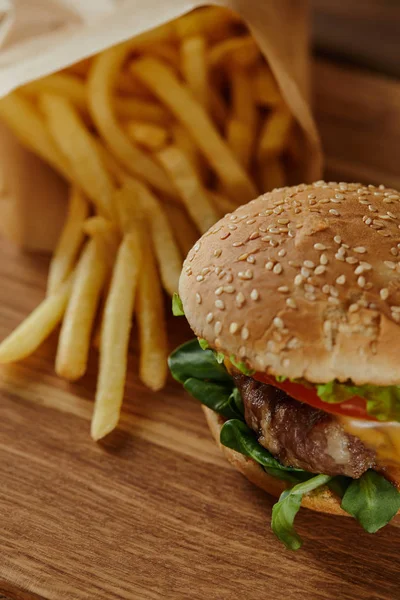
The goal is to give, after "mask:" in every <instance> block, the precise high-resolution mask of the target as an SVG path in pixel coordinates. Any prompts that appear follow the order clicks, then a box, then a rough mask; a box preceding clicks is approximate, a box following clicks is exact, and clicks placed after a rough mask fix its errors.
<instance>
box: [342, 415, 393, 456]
mask: <svg viewBox="0 0 400 600" xmlns="http://www.w3.org/2000/svg"><path fill="white" fill-rule="evenodd" d="M338 419H339V421H340V423H341V425H342V427H343V429H344V430H345V431H346V433H349V434H351V435H354V436H356V437H358V438H359V439H360V440H361V441H362V442H363V443H364V444H365V446H367V448H371V449H373V450H375V451H376V461H377V464H378V466H382V467H400V423H397V422H390V423H383V422H376V421H362V420H361V419H352V418H350V417H343V416H340V417H338Z"/></svg>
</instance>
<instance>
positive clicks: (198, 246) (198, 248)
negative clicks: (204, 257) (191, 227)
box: [193, 243, 200, 252]
mask: <svg viewBox="0 0 400 600" xmlns="http://www.w3.org/2000/svg"><path fill="white" fill-rule="evenodd" d="M193 250H196V252H197V250H200V244H199V243H197V244H195V245H194V246H193Z"/></svg>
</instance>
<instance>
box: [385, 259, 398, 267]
mask: <svg viewBox="0 0 400 600" xmlns="http://www.w3.org/2000/svg"><path fill="white" fill-rule="evenodd" d="M383 262H384V264H385V265H386V266H387V267H389V269H395V268H396V263H394V262H393V261H391V260H385V261H383Z"/></svg>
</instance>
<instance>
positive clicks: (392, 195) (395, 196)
mask: <svg viewBox="0 0 400 600" xmlns="http://www.w3.org/2000/svg"><path fill="white" fill-rule="evenodd" d="M389 198H390V199H391V200H400V196H398V195H397V194H390V196H389Z"/></svg>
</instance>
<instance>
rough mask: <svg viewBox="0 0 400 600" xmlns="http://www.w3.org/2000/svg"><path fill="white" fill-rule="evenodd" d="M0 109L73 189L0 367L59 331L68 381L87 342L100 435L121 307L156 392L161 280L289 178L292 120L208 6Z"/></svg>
mask: <svg viewBox="0 0 400 600" xmlns="http://www.w3.org/2000/svg"><path fill="white" fill-rule="evenodd" d="M0 119H2V120H3V121H4V122H5V123H6V124H7V125H8V126H9V128H10V129H11V130H12V131H13V132H14V133H15V134H16V136H17V137H18V138H19V139H20V140H21V141H22V143H23V144H24V145H25V146H26V147H27V148H29V149H30V150H32V151H33V152H34V153H36V154H37V155H38V156H40V157H41V158H42V159H43V160H44V161H46V162H47V163H49V164H50V165H52V167H54V169H55V170H56V171H58V172H59V173H60V174H61V175H62V176H63V177H65V179H66V180H67V181H68V182H69V183H70V186H71V187H70V200H69V211H68V216H67V219H66V223H65V226H64V230H63V232H62V235H61V238H60V240H59V243H58V247H57V248H56V250H55V252H54V255H53V257H52V261H51V265H50V270H49V277H48V286H47V296H46V298H45V300H44V301H43V302H42V303H41V304H40V305H39V306H38V308H36V310H34V311H33V313H32V314H31V315H30V316H29V317H28V318H27V319H26V320H25V321H24V322H23V323H22V324H21V325H20V326H19V327H18V328H17V329H16V330H15V331H14V332H13V333H11V335H10V336H9V337H8V338H7V339H5V340H4V341H3V342H2V343H1V344H0V363H10V362H13V361H18V360H21V359H23V358H24V357H26V356H28V355H30V354H31V353H32V352H34V351H35V349H36V348H37V347H38V346H39V345H40V344H41V343H42V342H43V341H44V340H45V338H47V336H48V335H49V334H50V333H51V332H52V331H53V330H55V329H56V328H57V327H58V326H59V325H61V329H60V334H59V342H58V350H57V356H56V361H55V369H56V372H57V374H58V375H59V376H60V377H63V378H65V379H68V380H71V381H74V380H77V379H79V378H80V377H82V376H83V375H84V373H85V371H86V368H87V361H88V355H89V351H90V349H91V347H92V346H95V347H97V348H98V349H99V354H100V357H99V359H100V360H99V375H98V385H97V392H96V400H95V406H94V413H93V420H92V427H91V434H92V437H93V438H94V439H95V440H99V439H100V438H102V437H104V436H105V435H106V434H108V433H109V432H110V431H112V430H113V429H114V428H115V427H116V425H117V423H118V419H119V415H120V410H121V405H122V401H123V397H124V386H125V379H126V369H127V353H128V345H129V338H130V333H131V327H132V323H133V320H134V317H135V318H136V327H137V330H138V335H139V341H140V348H141V355H140V367H139V374H140V378H141V380H142V381H143V382H144V383H145V384H146V385H147V386H148V387H149V388H151V389H152V390H159V389H161V388H162V387H163V385H164V384H165V381H166V377H167V339H166V327H165V314H164V302H163V294H162V288H164V290H165V291H166V292H167V293H168V294H169V295H172V294H173V292H174V291H175V290H176V289H177V284H178V278H179V274H180V270H181V265H182V260H183V257H184V256H185V255H186V253H187V252H188V250H189V249H190V248H191V246H192V245H193V244H194V243H195V241H196V239H197V238H198V237H199V235H200V234H201V233H203V232H205V231H206V230H207V229H208V228H209V227H210V226H211V225H213V224H214V223H215V222H216V221H217V220H218V219H219V218H220V217H221V216H222V215H224V214H225V213H227V212H229V211H231V210H234V209H235V208H236V207H237V206H238V205H239V204H241V203H245V202H247V201H249V200H251V199H252V198H255V197H256V196H257V195H258V194H259V193H260V192H262V191H266V190H268V189H272V188H274V187H280V186H282V185H284V184H285V183H286V173H285V169H287V165H288V161H290V156H291V152H292V150H293V147H295V140H296V131H295V127H294V123H293V119H292V116H291V114H290V112H289V110H288V108H287V107H286V105H285V104H284V102H283V100H282V97H281V94H280V91H279V89H278V87H277V84H276V82H275V79H274V77H273V75H272V73H271V71H270V69H269V67H268V65H267V63H266V62H265V59H264V58H263V56H262V55H261V53H260V50H259V48H258V47H257V44H256V43H255V41H254V39H253V38H252V37H251V36H250V34H249V32H248V31H247V29H246V27H245V26H244V25H243V23H242V22H241V21H240V19H239V18H238V16H237V15H236V14H234V13H233V12H231V11H229V10H227V9H222V8H217V7H206V8H203V9H198V10H196V11H193V12H192V13H189V14H188V15H185V16H183V17H180V18H179V19H176V20H175V21H172V22H170V23H167V24H165V25H162V26H161V27H158V28H156V29H153V30H152V31H149V32H146V33H144V34H142V35H139V36H137V37H135V38H133V39H131V40H129V41H127V42H125V43H122V44H120V45H118V46H114V47H112V48H110V49H108V50H106V51H104V52H101V53H100V54H98V55H96V56H94V57H92V58H89V59H85V60H83V61H82V62H80V63H78V64H75V65H73V66H71V67H68V68H67V69H64V70H63V71H61V72H59V73H56V74H53V75H49V76H47V77H44V78H43V79H41V80H38V81H34V82H32V83H29V84H27V85H25V86H23V87H22V88H20V89H19V90H17V91H16V92H13V93H11V94H10V95H9V96H7V97H5V98H2V99H1V100H0ZM297 134H298V132H297Z"/></svg>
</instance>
